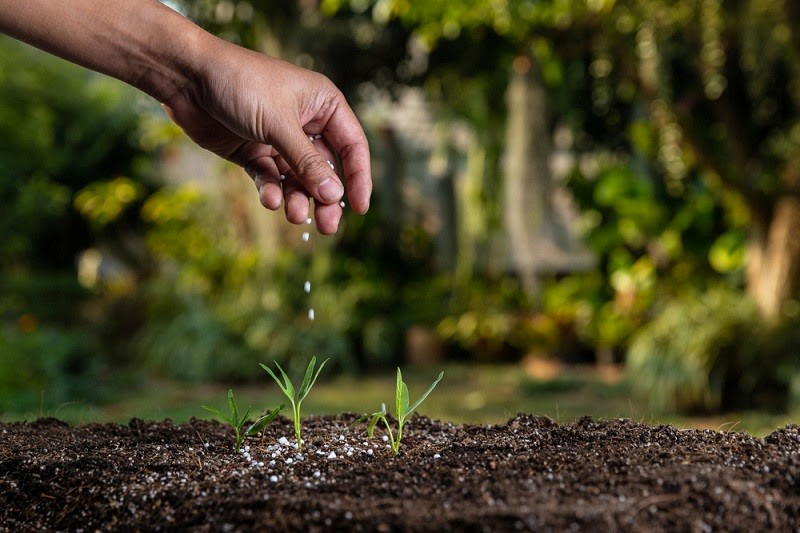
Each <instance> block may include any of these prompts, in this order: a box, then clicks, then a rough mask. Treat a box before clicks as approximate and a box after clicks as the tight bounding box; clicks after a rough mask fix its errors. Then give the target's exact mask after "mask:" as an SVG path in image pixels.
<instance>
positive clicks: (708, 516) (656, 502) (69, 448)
mask: <svg viewBox="0 0 800 533" xmlns="http://www.w3.org/2000/svg"><path fill="white" fill-rule="evenodd" d="M354 419H355V416H354V415H341V416H333V417H308V418H305V419H304V420H303V428H304V439H305V445H304V447H303V453H302V457H298V456H297V450H296V449H295V447H294V445H293V444H291V440H289V441H287V440H286V439H283V440H282V442H283V444H281V440H280V438H281V437H286V438H288V439H292V436H293V430H292V426H291V421H289V420H287V419H284V418H280V419H278V420H277V421H276V422H274V423H273V424H271V425H270V426H268V427H267V428H266V430H265V433H264V435H263V436H262V437H259V438H252V439H248V440H246V441H245V444H247V445H249V447H250V448H249V456H250V459H248V458H247V456H246V455H245V454H236V453H234V452H233V451H232V446H233V439H232V434H231V433H230V431H229V428H228V427H226V426H223V425H222V424H219V423H217V422H208V421H201V420H192V421H190V422H189V423H186V424H180V425H174V424H172V423H171V422H170V421H164V422H143V421H141V420H136V419H134V420H132V421H131V422H130V423H129V424H128V425H116V424H102V425H101V424H90V425H85V426H77V427H72V426H69V425H67V424H64V423H63V422H60V421H57V420H54V419H42V420H39V421H36V422H31V423H10V424H0V529H4V530H8V531H23V530H31V529H48V530H51V529H57V530H70V531H78V530H85V531H89V530H95V529H114V530H143V529H147V530H150V529H170V530H185V529H196V530H214V531H219V530H223V531H228V530H250V529H257V530H263V531H282V530H312V531H314V530H342V529H347V530H378V531H390V530H413V531H421V530H447V529H452V530H464V529H467V530H476V529H477V530H481V529H488V530H515V529H519V530H537V531H538V530H570V529H572V530H603V531H612V530H632V531H653V530H659V529H666V530H670V531H680V530H687V531H689V530H690V531H711V530H720V529H721V530H742V531H744V530H750V531H764V530H782V531H787V530H792V529H794V528H797V527H798V524H800V486H798V483H799V482H798V478H800V427H798V426H794V425H793V426H788V427H786V428H784V429H781V430H778V431H776V432H774V433H772V434H771V435H769V436H768V437H766V438H764V439H759V438H755V437H751V436H748V435H746V434H742V433H720V432H712V431H694V430H691V431H690V430H678V429H676V428H674V427H671V426H647V425H642V424H638V423H634V422H631V421H628V420H616V419H615V420H608V421H594V420H591V419H588V418H587V419H582V420H580V421H578V422H575V423H573V424H557V423H555V422H553V421H551V420H550V419H547V418H541V417H534V416H528V415H518V416H517V417H515V418H513V419H511V420H509V421H508V423H506V424H502V425H496V426H495V425H492V426H474V425H464V426H461V425H453V424H447V423H441V422H436V421H431V420H429V419H427V418H425V417H418V416H415V417H412V419H411V420H410V422H409V423H408V425H407V426H406V429H405V430H404V431H405V432H404V438H403V445H402V447H401V450H400V455H399V456H397V457H393V456H392V455H391V450H389V448H388V447H387V445H386V443H385V442H384V441H383V440H382V438H381V435H382V433H381V432H380V430H378V431H376V435H375V439H373V440H372V441H370V442H367V440H366V437H365V432H364V430H363V427H361V428H358V430H349V431H348V430H347V425H348V423H350V422H351V421H353V420H354ZM368 450H372V451H368ZM334 455H335V457H334ZM290 460H291V461H290ZM273 461H274V463H273Z"/></svg>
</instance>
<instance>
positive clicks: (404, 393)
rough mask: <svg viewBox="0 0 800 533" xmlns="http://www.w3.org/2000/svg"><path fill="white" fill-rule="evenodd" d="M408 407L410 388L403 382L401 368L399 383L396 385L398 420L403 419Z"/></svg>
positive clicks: (398, 376) (398, 371) (395, 405)
mask: <svg viewBox="0 0 800 533" xmlns="http://www.w3.org/2000/svg"><path fill="white" fill-rule="evenodd" d="M406 407H408V387H407V386H406V384H405V383H404V382H403V374H402V372H400V367H398V368H397V383H396V385H395V403H394V408H395V414H397V418H402V417H403V415H404V414H405V412H406V411H405V409H406Z"/></svg>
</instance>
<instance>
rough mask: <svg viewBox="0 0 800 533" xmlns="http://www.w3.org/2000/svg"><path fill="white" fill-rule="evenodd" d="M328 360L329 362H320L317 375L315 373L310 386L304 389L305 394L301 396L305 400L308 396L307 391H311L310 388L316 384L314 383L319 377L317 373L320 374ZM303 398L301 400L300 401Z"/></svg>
mask: <svg viewBox="0 0 800 533" xmlns="http://www.w3.org/2000/svg"><path fill="white" fill-rule="evenodd" d="M329 360H330V359H325V360H324V361H323V362H322V364H321V365H319V368H318V369H317V373H316V374H314V379H312V380H311V384H310V385H309V386H308V388H307V389H306V393H305V394H303V398H305V397H306V395H308V391H310V390H311V387H313V386H314V383H316V382H317V378H318V377H319V373H320V372H322V369H323V368H324V367H325V363H327V362H328V361H329ZM303 398H301V400H302V399H303Z"/></svg>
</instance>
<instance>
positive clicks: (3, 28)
mask: <svg viewBox="0 0 800 533" xmlns="http://www.w3.org/2000/svg"><path fill="white" fill-rule="evenodd" d="M0 32H2V33H6V34H8V35H10V36H12V37H14V38H16V39H19V40H21V41H25V42H27V43H29V44H31V45H33V46H36V47H37V48H41V49H43V50H46V51H48V52H50V53H52V54H55V55H58V56H60V57H63V58H64V59H67V60H69V61H72V62H74V63H78V64H80V65H83V66H85V67H88V68H90V69H92V70H96V71H98V72H102V73H104V74H108V75H110V76H113V77H115V78H118V79H120V80H122V81H124V82H126V83H128V84H130V85H133V86H134V87H137V88H139V89H141V90H142V91H144V92H146V93H147V94H149V95H151V96H153V97H154V98H156V99H158V100H159V101H166V100H167V99H169V98H170V97H171V96H172V95H174V94H175V93H177V92H178V91H180V90H181V89H182V88H183V87H185V86H186V85H187V84H188V83H190V82H191V80H192V79H193V77H195V76H197V75H198V72H197V69H198V68H199V65H200V64H201V62H200V61H199V60H198V54H199V53H200V50H201V49H202V48H203V47H204V46H207V43H209V42H213V40H214V38H213V37H211V36H210V35H209V34H207V33H206V32H204V31H203V30H202V29H200V28H199V27H197V26H196V25H194V24H193V23H191V22H190V21H189V20H187V19H186V18H184V17H183V16H181V15H180V14H179V13H176V12H175V11H173V10H172V9H170V8H168V7H166V6H164V5H162V4H161V3H160V2H157V1H156V0H0Z"/></svg>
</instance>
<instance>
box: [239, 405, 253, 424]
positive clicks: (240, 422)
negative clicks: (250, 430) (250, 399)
mask: <svg viewBox="0 0 800 533" xmlns="http://www.w3.org/2000/svg"><path fill="white" fill-rule="evenodd" d="M252 408H253V406H250V407H248V408H247V411H245V412H244V416H242V418H240V419H239V420H237V421H236V427H238V428H239V429H241V428H242V426H244V423H245V422H247V417H248V416H250V409H252Z"/></svg>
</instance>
